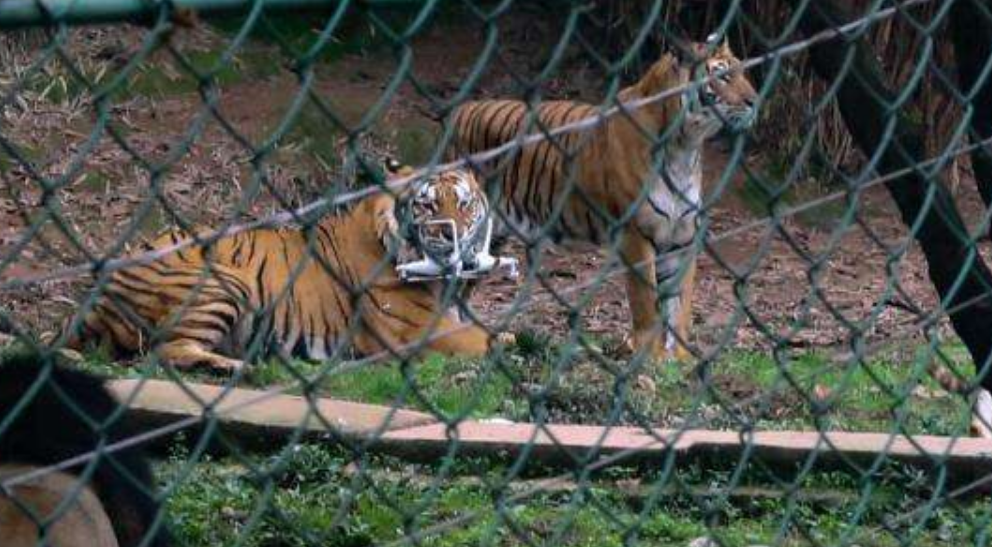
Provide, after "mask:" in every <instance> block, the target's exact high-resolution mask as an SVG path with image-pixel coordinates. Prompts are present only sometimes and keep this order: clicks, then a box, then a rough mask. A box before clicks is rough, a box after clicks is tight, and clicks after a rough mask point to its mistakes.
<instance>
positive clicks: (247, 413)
mask: <svg viewBox="0 0 992 547" xmlns="http://www.w3.org/2000/svg"><path fill="white" fill-rule="evenodd" d="M108 388H109V389H110V391H111V393H113V394H114V396H115V397H117V399H118V400H119V401H122V402H124V403H126V404H127V406H128V413H129V417H130V418H132V419H133V420H134V422H135V423H136V425H137V426H138V427H139V428H141V429H153V428H156V427H162V426H164V425H168V424H171V423H175V422H178V421H180V420H183V419H187V418H189V417H192V416H200V415H202V414H203V409H204V408H208V407H209V408H212V409H213V410H214V412H215V413H216V414H217V415H218V419H219V422H220V423H221V424H222V427H223V430H224V431H225V432H226V433H229V434H233V435H235V436H237V437H242V438H250V439H252V440H256V439H264V438H273V439H282V438H285V437H288V436H289V435H291V434H293V433H295V432H296V431H297V430H299V429H300V428H301V427H302V428H303V431H304V435H305V436H313V435H320V434H324V433H327V431H328V428H327V425H330V426H331V427H333V430H334V432H335V433H338V434H340V435H342V436H346V437H359V438H361V437H367V436H370V435H374V434H376V433H379V432H383V431H389V430H394V429H403V428H408V427H415V426H422V425H426V424H432V423H435V421H436V420H435V419H434V417H433V416H431V415H430V414H424V413H421V412H414V411H410V410H402V409H398V410H394V409H392V408H389V407H384V406H378V405H368V404H363V403H352V402H348V401H337V400H333V399H323V398H322V399H316V400H314V401H313V402H312V403H311V401H309V400H307V399H306V398H304V397H300V396H296V395H271V396H270V395H269V394H267V393H266V392H264V391H255V390H248V389H231V388H225V387H222V386H215V385H208V384H194V383H189V382H187V383H184V384H181V385H180V384H177V383H175V382H172V381H168V380H115V381H112V382H108ZM259 399H260V400H259ZM256 400H259V401H258V402H257V403H255V401H256ZM325 423H326V425H325Z"/></svg>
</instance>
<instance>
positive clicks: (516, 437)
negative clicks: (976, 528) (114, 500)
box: [110, 380, 992, 480]
mask: <svg viewBox="0 0 992 547" xmlns="http://www.w3.org/2000/svg"><path fill="white" fill-rule="evenodd" d="M110 388H111V390H112V392H113V393H114V394H115V395H116V396H117V397H118V398H119V399H120V400H121V401H124V402H126V403H127V405H128V407H129V413H130V415H131V416H133V417H135V418H136V420H137V422H138V423H139V424H141V426H142V427H146V428H151V427H157V426H161V425H165V424H168V423H173V422H176V421H179V420H182V419H186V418H189V417H191V416H200V415H201V413H202V409H203V408H204V407H205V406H212V407H213V408H214V409H215V411H216V412H217V413H218V415H219V422H220V424H221V427H222V430H223V431H224V432H225V433H228V434H233V435H235V436H238V437H241V438H251V439H259V438H265V439H268V440H269V442H270V443H273V442H277V441H281V440H284V439H285V438H287V437H289V436H290V435H292V434H293V433H295V432H296V431H297V430H298V429H299V428H300V427H302V428H303V429H304V436H308V437H313V436H320V435H326V434H327V433H328V429H327V427H326V425H325V422H326V424H329V425H330V426H331V427H332V428H333V430H334V433H335V434H337V435H339V436H342V437H345V438H352V439H356V440H365V441H369V443H370V444H369V446H370V447H372V448H373V449H375V450H378V451H381V452H385V453H389V454H393V455H396V456H400V457H403V458H407V459H413V460H420V461H429V460H434V459H436V458H438V457H441V456H443V455H445V454H448V453H450V452H451V448H452V443H453V442H455V440H456V439H457V443H458V448H457V450H458V453H459V454H461V455H465V456H481V455H488V456H492V455H502V456H504V457H518V456H521V455H523V454H524V453H525V451H526V454H527V457H528V458H529V459H531V460H533V461H535V462H542V463H548V464H561V465H575V463H576V462H592V461H596V460H597V459H601V458H606V459H615V460H616V463H645V462H647V463H657V462H660V461H662V460H663V459H664V458H667V457H671V456H672V455H673V453H674V455H675V456H676V457H679V458H689V459H698V458H712V459H715V460H719V461H726V462H734V461H738V460H740V459H741V458H744V457H748V458H752V459H758V460H761V461H762V462H765V463H769V464H795V463H797V462H805V461H807V460H808V459H809V458H811V457H815V458H816V460H817V463H818V464H819V465H825V466H840V467H846V468H852V467H857V466H869V465H871V464H872V463H874V462H875V461H877V460H878V459H879V458H885V459H886V460H890V461H896V462H901V463H905V464H911V465H914V466H920V467H924V468H935V467H945V468H946V469H947V470H948V471H949V472H950V473H951V474H952V475H953V477H954V478H956V479H959V480H974V479H975V478H978V477H984V476H987V475H992V440H988V439H978V438H954V437H935V436H914V437H912V438H909V437H905V436H899V435H889V434H884V433H846V432H830V433H819V432H815V431H763V432H754V433H750V434H745V433H741V432H736V431H710V430H684V431H676V430H665V429H657V430H652V431H647V430H645V429H642V428H635V427H603V426H595V425H553V424H550V425H544V426H537V425H534V424H525V423H495V422H474V421H465V422H462V423H460V424H458V426H457V427H453V428H449V427H448V426H447V425H445V424H441V423H438V422H437V420H436V419H435V418H434V417H433V416H431V415H429V414H425V413H421V412H414V411H409V410H394V409H392V408H389V407H384V406H378V405H369V404H362V403H352V402H346V401H337V400H333V399H317V400H315V401H314V404H313V405H311V403H310V401H308V400H307V399H305V398H303V397H299V396H294V395H271V396H269V395H267V394H266V393H265V392H263V391H253V390H246V389H227V388H223V387H220V386H211V385H203V384H192V383H187V384H184V385H183V386H182V387H181V386H179V385H177V384H175V383H173V382H171V381H161V380H147V381H141V380H119V381H114V382H111V383H110ZM263 396H264V397H267V398H266V399H265V400H264V401H262V402H259V403H258V404H252V403H253V401H254V400H255V399H258V398H260V397H263ZM318 415H319V417H318ZM604 465H605V463H604Z"/></svg>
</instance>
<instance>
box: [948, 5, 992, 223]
mask: <svg viewBox="0 0 992 547" xmlns="http://www.w3.org/2000/svg"><path fill="white" fill-rule="evenodd" d="M951 32H952V35H953V37H954V55H955V57H956V58H957V68H958V81H959V82H960V90H961V94H962V95H968V94H970V93H972V92H974V93H975V96H974V99H973V100H972V103H971V106H972V107H973V108H974V112H973V113H972V118H971V131H972V133H971V134H972V140H973V141H976V142H977V141H983V140H986V139H989V138H992V77H990V76H985V78H984V80H981V81H979V80H980V79H981V78H982V72H983V71H984V70H985V68H986V67H987V66H988V65H989V63H990V62H992V2H988V1H987V0H957V1H956V2H955V3H954V7H953V8H952V9H951ZM976 83H977V84H978V87H977V88H976V87H975V85H976ZM990 151H992V146H984V147H982V148H978V149H976V150H975V151H974V152H972V153H971V166H972V169H973V170H974V172H975V184H976V185H977V186H978V192H979V193H980V194H981V196H982V201H984V202H985V207H986V208H988V207H992V153H990ZM990 230H992V228H990ZM990 233H992V232H990Z"/></svg>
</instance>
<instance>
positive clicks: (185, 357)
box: [153, 278, 248, 372]
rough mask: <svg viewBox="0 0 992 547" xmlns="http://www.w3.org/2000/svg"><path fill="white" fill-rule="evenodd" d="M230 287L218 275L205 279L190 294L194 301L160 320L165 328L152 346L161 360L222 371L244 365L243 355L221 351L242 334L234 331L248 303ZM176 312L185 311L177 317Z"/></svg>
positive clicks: (171, 363) (241, 321) (186, 366)
mask: <svg viewBox="0 0 992 547" xmlns="http://www.w3.org/2000/svg"><path fill="white" fill-rule="evenodd" d="M228 282H231V280H230V279H228ZM231 288H232V287H229V286H227V284H226V283H225V282H224V281H220V280H218V279H216V278H210V279H206V280H204V282H203V284H202V286H201V287H200V288H199V291H198V292H197V293H196V294H195V295H192V296H188V297H187V298H191V299H192V300H191V301H189V302H187V303H185V306H183V305H180V306H178V307H177V309H176V311H174V312H173V314H170V317H167V318H165V319H164V320H163V321H160V322H159V325H158V327H159V328H160V329H165V332H164V333H162V337H161V338H160V340H161V342H159V343H158V344H156V345H155V347H154V348H153V350H154V352H155V354H156V355H157V356H158V357H159V359H161V360H162V362H164V363H165V364H167V365H170V366H174V367H178V368H190V367H193V366H198V365H204V366H207V367H209V368H211V369H213V370H216V371H220V372H232V371H235V370H238V369H240V368H241V367H242V366H243V365H244V362H243V361H241V360H240V359H234V358H232V357H228V356H225V355H222V354H221V353H219V352H218V349H219V348H221V347H223V345H224V343H225V342H228V341H231V340H236V339H238V338H239V337H240V334H242V333H238V332H235V331H236V330H237V329H238V327H239V325H242V324H243V319H244V318H245V307H246V306H247V305H248V302H246V301H243V300H242V299H239V298H238V296H235V295H234V294H232V292H231V290H230V289H231ZM235 288H236V287H235ZM176 313H181V314H182V315H179V316H178V317H177V316H175V314H176Z"/></svg>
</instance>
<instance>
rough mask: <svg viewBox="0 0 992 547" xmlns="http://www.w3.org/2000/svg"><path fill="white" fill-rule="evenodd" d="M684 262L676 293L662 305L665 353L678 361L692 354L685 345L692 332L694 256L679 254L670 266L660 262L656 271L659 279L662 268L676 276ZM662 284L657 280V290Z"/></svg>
mask: <svg viewBox="0 0 992 547" xmlns="http://www.w3.org/2000/svg"><path fill="white" fill-rule="evenodd" d="M686 260H688V261H689V263H688V264H686V265H685V272H684V273H683V274H682V278H681V279H680V280H679V282H678V288H677V289H676V290H677V291H678V293H677V294H674V295H672V296H671V297H670V298H667V299H665V301H664V302H663V303H662V309H663V313H664V314H665V316H664V322H665V327H666V329H665V330H666V332H665V351H666V352H668V354H669V355H670V356H671V357H674V358H675V359H677V360H679V361H686V360H688V359H690V358H691V357H692V352H690V351H689V348H688V346H687V345H688V343H689V335H690V331H691V330H692V296H693V288H694V285H695V281H696V258H695V256H686V255H684V254H679V255H677V256H676V257H674V259H673V260H672V263H671V264H667V263H666V262H667V259H666V260H662V265H663V266H662V267H659V269H658V274H659V277H661V275H662V269H663V268H664V267H668V268H672V270H673V271H674V273H672V274H671V275H677V274H678V270H679V269H680V268H682V262H684V261H686ZM663 282H664V280H661V279H659V281H658V286H659V289H661V288H662V284H663Z"/></svg>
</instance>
